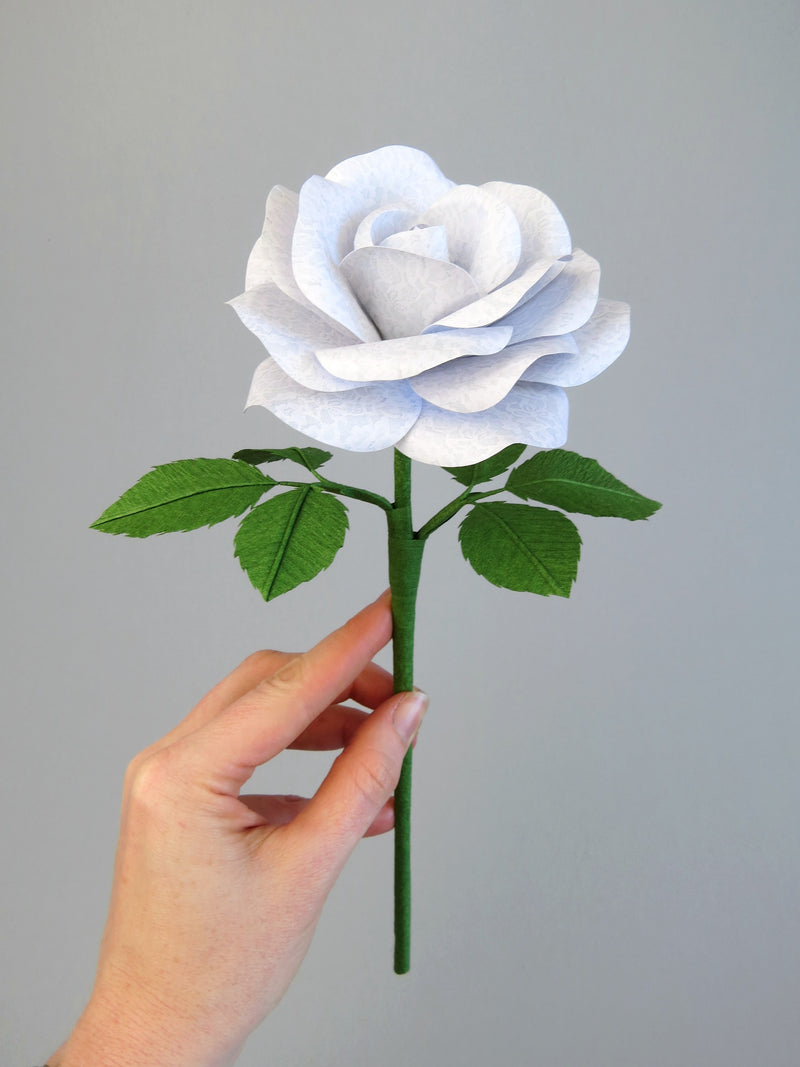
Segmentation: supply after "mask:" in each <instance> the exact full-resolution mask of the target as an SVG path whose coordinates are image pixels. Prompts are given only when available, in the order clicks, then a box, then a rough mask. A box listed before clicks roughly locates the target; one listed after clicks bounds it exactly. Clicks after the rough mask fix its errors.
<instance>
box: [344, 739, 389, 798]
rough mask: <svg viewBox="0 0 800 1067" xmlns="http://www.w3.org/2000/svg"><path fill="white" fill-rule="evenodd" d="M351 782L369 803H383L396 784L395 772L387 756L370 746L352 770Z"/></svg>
mask: <svg viewBox="0 0 800 1067" xmlns="http://www.w3.org/2000/svg"><path fill="white" fill-rule="evenodd" d="M353 783H354V785H355V788H356V790H357V791H358V793H359V794H360V795H361V796H363V797H365V798H366V799H367V800H368V801H370V802H371V803H383V801H384V800H386V798H387V797H388V796H390V795H391V793H393V792H394V788H395V786H396V785H397V772H396V770H395V768H394V766H393V764H392V762H391V760H390V759H389V758H388V756H387V755H386V754H385V753H384V752H381V751H380V750H379V749H376V748H372V749H368V750H367V752H365V754H364V756H363V758H362V759H361V760H360V762H359V763H357V764H356V766H355V768H354V770H353Z"/></svg>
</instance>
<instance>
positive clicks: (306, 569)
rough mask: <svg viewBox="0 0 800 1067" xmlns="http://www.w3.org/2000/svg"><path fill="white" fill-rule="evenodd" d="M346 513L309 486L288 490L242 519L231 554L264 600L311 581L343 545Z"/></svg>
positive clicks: (325, 494) (334, 501)
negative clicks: (232, 553) (233, 553)
mask: <svg viewBox="0 0 800 1067" xmlns="http://www.w3.org/2000/svg"><path fill="white" fill-rule="evenodd" d="M347 527H348V523H347V509H346V508H345V506H344V504H342V502H341V501H340V500H337V499H336V497H333V496H330V495H329V494H327V493H323V492H321V491H320V490H318V489H315V488H314V487H313V486H310V485H309V486H308V488H306V489H293V490H291V492H288V493H281V494H280V496H275V497H272V499H271V500H267V501H265V502H264V503H263V504H259V506H258V507H257V508H253V510H252V511H251V512H250V514H249V515H246V516H245V517H244V519H242V522H241V524H240V526H239V530H238V532H237V534H236V538H235V541H234V546H235V550H236V551H235V555H236V558H237V559H238V560H239V562H240V563H241V565H242V567H243V569H244V570H245V571H246V572H247V577H248V578H249V579H250V581H251V582H252V583H253V585H254V586H255V587H256V589H257V590H258V591H259V593H261V595H262V596H263V597H264V599H265V600H274V599H275V597H277V596H280V595H281V593H288V591H289V590H290V589H294V588H295V586H298V585H300V584H301V583H302V582H308V581H310V580H311V579H312V578H315V577H316V576H317V575H318V574H319V573H320V571H323V570H324V569H325V568H326V567H329V566H330V564H331V563H332V562H333V557H334V556H335V555H336V553H337V552H338V551H339V549H340V548H341V547H342V545H343V544H344V536H345V533H346V532H347Z"/></svg>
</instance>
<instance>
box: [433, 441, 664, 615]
mask: <svg viewBox="0 0 800 1067" xmlns="http://www.w3.org/2000/svg"><path fill="white" fill-rule="evenodd" d="M524 450H525V446H524V445H509V447H508V448H505V449H503V450H502V452H498V453H497V455H495V456H491V457H490V458H489V459H486V460H483V461H482V462H481V463H476V464H472V465H470V466H468V467H446V468H445V470H447V471H448V472H449V473H450V474H452V476H453V477H454V478H455V479H456V481H457V482H459V483H460V484H461V485H464V486H466V488H467V491H468V496H467V499H468V500H469V501H471V502H473V503H474V506H473V507H472V508H471V509H470V511H469V512H468V513H467V515H466V516H465V518H464V519H463V521H462V522H461V526H460V529H459V535H458V537H459V542H460V543H461V550H462V552H463V554H464V557H465V559H467V560H468V562H469V563H470V564H471V565H472V567H473V568H474V570H475V571H477V573H478V574H480V575H482V576H483V577H484V578H486V579H487V580H488V581H490V582H491V583H492V584H493V585H497V586H501V587H502V588H504V589H513V590H517V591H525V592H529V593H539V594H541V595H542V596H551V595H555V596H563V597H568V596H569V594H570V591H571V588H572V583H573V582H574V581H575V578H576V577H577V573H578V562H579V560H580V553H581V538H580V534H579V533H578V530H577V527H576V526H575V524H574V523H573V522H572V521H571V520H570V519H568V518H567V516H566V515H564V514H563V512H564V511H568V512H578V513H580V514H584V515H597V516H612V517H616V518H621V519H629V520H638V519H647V518H649V517H650V516H651V515H653V514H654V513H655V512H656V511H657V510H658V509H659V508H660V507H661V505H660V504H659V503H658V502H657V501H655V500H651V499H649V498H648V497H646V496H642V495H641V493H637V492H636V490H635V489H631V488H630V486H627V485H625V484H624V482H621V481H620V480H619V479H618V478H615V477H614V475H613V474H610V473H609V472H608V471H607V470H605V469H604V468H603V467H601V466H600V464H599V463H598V462H597V460H595V459H588V458H586V457H585V456H581V455H579V454H578V453H577V452H569V451H567V450H566V449H561V448H557V449H551V450H550V451H546V452H539V453H537V454H536V455H535V456H533V457H532V458H531V459H528V460H525V462H523V463H520V465H519V466H517V467H513V469H512V470H511V471H510V473H509V474H508V476H507V478H506V480H505V483H504V485H502V486H500V487H499V488H496V489H490V490H489V491H488V492H485V493H482V492H472V490H473V489H474V488H475V487H477V486H481V485H485V484H486V483H487V482H489V481H491V480H493V479H494V478H496V477H498V476H499V475H501V474H504V473H505V472H506V471H508V469H509V467H512V465H513V464H514V463H515V462H516V461H517V460H518V459H519V457H520V456H521V455H522V453H523V452H524ZM503 491H506V492H508V493H511V494H512V495H513V496H516V497H518V498H519V499H521V500H526V501H527V500H536V501H538V502H539V503H542V504H548V505H550V506H549V507H544V508H542V507H535V506H531V505H529V504H513V503H508V502H506V501H496V500H495V501H489V500H483V499H482V498H483V497H484V496H493V495H496V494H497V493H499V492H503ZM554 508H560V509H561V510H558V511H556V510H553V509H554Z"/></svg>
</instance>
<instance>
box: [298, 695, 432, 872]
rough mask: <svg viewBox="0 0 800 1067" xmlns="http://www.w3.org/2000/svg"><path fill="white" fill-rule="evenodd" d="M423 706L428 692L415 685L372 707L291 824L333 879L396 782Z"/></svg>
mask: <svg viewBox="0 0 800 1067" xmlns="http://www.w3.org/2000/svg"><path fill="white" fill-rule="evenodd" d="M427 707H428V697H427V695H426V694H425V693H423V692H422V691H421V690H420V689H414V690H413V691H412V692H410V693H395V695H394V696H392V697H390V698H389V699H388V700H386V701H385V702H384V703H383V704H381V705H380V706H379V707H378V708H376V710H375V711H374V712H373V713H372V714H371V715H370V716H369V718H368V719H366V720H365V721H364V723H363V724H362V725H361V726H360V727H359V728H358V731H357V732H356V734H355V737H354V738H353V740H352V741H351V742H350V744H349V745H348V746H347V748H346V749H345V750H344V751H343V752H342V753H341V755H340V756H338V757H337V759H336V760H335V761H334V764H333V766H332V767H331V769H330V771H329V772H328V775H327V777H326V778H325V780H324V781H323V783H322V785H321V786H320V787H319V789H318V790H317V792H316V794H315V796H314V797H313V799H312V800H311V801H310V803H309V804H308V806H307V807H306V808H305V809H304V810H303V811H302V812H300V814H299V815H298V816H297V818H296V819H295V820H294V822H293V823H292V827H291V831H292V835H293V836H294V834H298V835H303V836H304V837H305V838H306V846H307V847H308V848H309V849H310V850H311V851H312V852H314V853H315V862H316V863H318V864H319V866H320V867H321V868H324V869H325V870H326V871H327V872H328V873H329V874H330V875H332V876H333V877H334V878H335V877H336V876H337V875H338V873H339V871H340V870H341V869H342V867H343V866H344V864H345V861H346V860H347V857H348V856H349V855H350V853H351V852H352V851H353V849H354V848H355V846H356V845H357V844H358V842H359V841H360V840H361V838H362V837H363V836H364V834H365V833H366V832H367V830H368V829H369V827H370V826H371V825H372V823H373V822H374V820H375V817H376V816H377V814H378V812H379V811H380V810H381V808H382V807H383V806H384V804H385V803H386V801H387V800H388V799H389V797H390V796H391V795H392V793H393V792H394V790H395V788H396V787H397V782H398V779H399V778H400V770H401V768H402V766H403V759H404V757H405V754H406V752H407V751H408V748H409V745H410V744H411V742H412V741H413V739H414V736H415V734H416V732H417V730H418V729H419V725H420V723H421V722H422V718H423V716H424V714H425V712H426V710H427Z"/></svg>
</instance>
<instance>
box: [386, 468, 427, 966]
mask: <svg viewBox="0 0 800 1067" xmlns="http://www.w3.org/2000/svg"><path fill="white" fill-rule="evenodd" d="M394 492H395V499H394V506H393V507H392V509H391V511H388V512H387V513H386V518H387V520H388V526H389V584H390V586H391V589H392V618H393V622H394V629H393V636H392V652H393V658H394V691H395V693H404V692H407V691H408V690H410V689H412V688H413V686H414V618H415V613H416V603H417V589H418V587H419V577H420V570H421V567H422V550H423V548H424V542H423V541H421V540H419V538H418V537H416V536H415V534H414V527H413V524H412V521H411V460H410V459H409V458H408V457H407V456H404V455H403V454H402V452H398V451H397V450H396V449H395V453H394ZM412 752H413V749H412V748H409V749H408V752H407V753H406V757H405V760H404V761H403V769H402V771H401V773H400V781H399V782H398V784H397V789H396V790H395V794H394V969H395V973H396V974H407V973H408V970H409V968H410V955H411V762H412Z"/></svg>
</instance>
